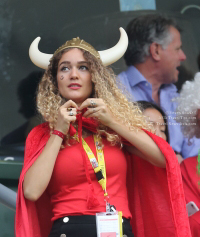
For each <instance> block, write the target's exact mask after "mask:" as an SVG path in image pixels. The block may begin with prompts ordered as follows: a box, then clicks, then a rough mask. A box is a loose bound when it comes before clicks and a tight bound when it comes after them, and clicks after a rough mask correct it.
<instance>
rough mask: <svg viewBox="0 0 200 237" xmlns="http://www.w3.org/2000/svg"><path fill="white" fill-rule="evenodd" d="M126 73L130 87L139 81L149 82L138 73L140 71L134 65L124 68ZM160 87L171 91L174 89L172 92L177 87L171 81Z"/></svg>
mask: <svg viewBox="0 0 200 237" xmlns="http://www.w3.org/2000/svg"><path fill="white" fill-rule="evenodd" d="M126 75H127V78H128V80H129V83H130V85H131V86H132V87H134V86H135V85H137V84H139V83H141V82H146V83H149V82H148V81H147V79H146V78H145V77H144V76H143V75H142V74H141V73H140V71H139V70H137V68H136V67H134V66H129V67H128V69H127V70H126ZM149 84H150V83H149ZM161 88H163V89H164V88H165V89H166V90H170V91H171V92H172V91H174V92H176V91H177V88H176V86H175V85H174V84H173V83H170V84H163V85H162V86H161Z"/></svg>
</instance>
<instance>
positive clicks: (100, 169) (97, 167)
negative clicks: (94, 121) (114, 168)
mask: <svg viewBox="0 0 200 237" xmlns="http://www.w3.org/2000/svg"><path fill="white" fill-rule="evenodd" d="M93 137H94V142H95V147H96V152H97V157H98V161H97V159H96V157H95V155H94V153H93V152H92V150H91V149H90V147H89V146H88V144H87V143H86V141H85V140H84V139H83V138H82V144H83V149H84V150H85V152H86V154H87V156H88V159H89V161H90V163H91V165H92V168H93V169H94V172H95V174H96V177H97V180H98V182H99V184H100V185H101V187H102V189H103V191H104V196H107V195H108V193H107V191H106V167H105V160H104V154H103V150H102V147H101V146H99V142H100V139H99V138H98V137H97V135H93Z"/></svg>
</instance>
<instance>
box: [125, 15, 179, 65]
mask: <svg viewBox="0 0 200 237" xmlns="http://www.w3.org/2000/svg"><path fill="white" fill-rule="evenodd" d="M171 26H173V27H175V28H176V29H177V30H178V31H180V29H179V27H178V26H177V24H176V22H175V21H174V20H172V19H168V18H167V17H164V16H161V15H159V14H151V15H144V16H140V17H137V18H135V19H133V20H132V21H131V22H130V23H129V24H128V26H127V30H126V31H127V34H128V38H129V45H128V49H127V51H126V53H125V55H124V59H125V61H126V64H127V66H130V65H135V64H137V63H143V62H145V60H146V57H147V56H149V54H150V52H149V48H150V45H151V44H152V43H153V42H156V43H158V44H160V45H161V46H162V48H163V49H166V48H167V46H168V45H169V44H170V42H171V41H172V39H173V38H172V35H171V34H170V32H169V28H170V27H171Z"/></svg>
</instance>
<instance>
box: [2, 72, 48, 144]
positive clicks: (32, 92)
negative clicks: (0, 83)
mask: <svg viewBox="0 0 200 237" xmlns="http://www.w3.org/2000/svg"><path fill="white" fill-rule="evenodd" d="M43 74H44V73H43V72H42V71H34V72H31V73H30V74H29V75H28V76H27V77H25V78H24V79H22V80H21V81H20V83H19V85H18V88H17V95H18V98H19V102H20V108H19V113H20V114H22V115H23V117H24V118H25V119H26V120H27V121H26V122H25V123H24V124H22V125H20V127H18V128H16V129H15V130H14V131H12V132H10V133H9V134H6V135H5V136H4V137H3V138H2V139H1V145H13V144H23V145H24V143H25V141H26V138H27V136H28V134H29V132H30V131H31V130H32V129H33V128H34V127H35V126H37V125H38V124H40V123H41V121H42V120H41V118H40V117H39V115H38V114H37V108H36V92H37V88H38V85H39V82H40V80H41V78H42V76H43Z"/></svg>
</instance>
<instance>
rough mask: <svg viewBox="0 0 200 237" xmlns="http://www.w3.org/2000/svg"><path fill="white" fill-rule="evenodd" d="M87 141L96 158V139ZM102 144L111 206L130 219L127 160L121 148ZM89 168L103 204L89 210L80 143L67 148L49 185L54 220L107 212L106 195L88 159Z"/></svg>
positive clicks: (96, 194) (90, 137) (59, 156)
mask: <svg viewBox="0 0 200 237" xmlns="http://www.w3.org/2000/svg"><path fill="white" fill-rule="evenodd" d="M85 141H86V142H87V144H88V145H89V147H90V149H91V150H92V152H93V153H94V155H95V157H96V158H97V155H96V147H95V144H94V139H93V136H89V137H87V138H85ZM102 142H103V145H104V146H103V152H104V159H105V166H106V176H107V177H106V178H107V180H106V181H107V182H106V187H107V192H108V195H109V197H110V204H111V205H114V206H115V207H116V209H117V210H118V211H122V213H123V216H124V217H126V218H131V213H130V211H129V208H128V198H127V189H126V175H127V162H126V158H125V156H124V153H123V151H122V150H121V149H120V148H119V147H117V146H110V143H109V142H108V141H107V140H105V139H103V141H102ZM87 166H88V169H89V174H90V178H91V180H92V184H93V186H94V193H95V197H96V198H97V200H98V201H99V203H100V205H98V206H96V207H94V208H92V209H88V207H87V197H88V182H87V179H86V175H85V169H84V166H83V161H82V153H81V151H80V146H79V144H75V145H72V146H68V147H66V148H64V149H63V150H61V151H60V152H59V154H58V157H57V159H56V163H55V166H54V171H53V174H52V177H51V181H50V183H49V186H48V193H49V194H50V197H51V204H52V212H53V218H52V221H54V220H56V219H58V218H61V217H63V216H66V215H95V214H96V213H98V212H105V211H106V206H105V201H104V192H103V190H102V188H101V186H100V184H99V183H98V181H97V178H96V175H95V173H94V170H93V168H92V166H91V164H90V161H89V159H87Z"/></svg>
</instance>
